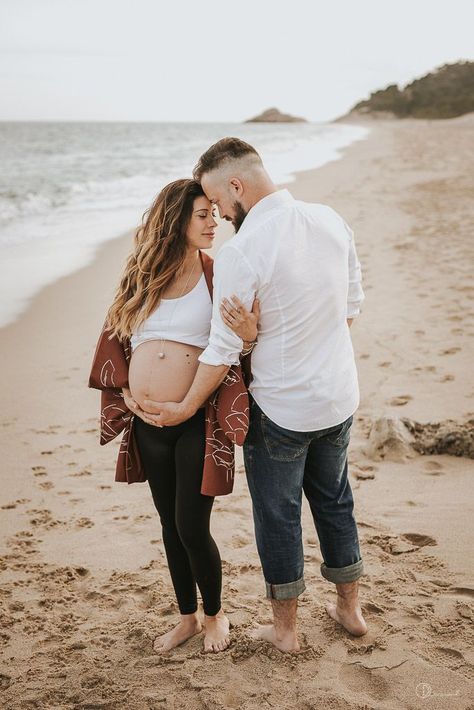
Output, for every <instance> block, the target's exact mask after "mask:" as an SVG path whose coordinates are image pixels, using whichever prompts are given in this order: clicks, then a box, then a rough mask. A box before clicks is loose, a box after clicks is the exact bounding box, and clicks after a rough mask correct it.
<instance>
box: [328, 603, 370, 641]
mask: <svg viewBox="0 0 474 710" xmlns="http://www.w3.org/2000/svg"><path fill="white" fill-rule="evenodd" d="M326 611H327V613H328V614H329V616H330V617H331V619H334V621H337V623H338V624H341V626H343V627H344V628H345V629H346V631H348V632H349V633H350V634H352V636H363V635H364V634H366V633H367V624H366V623H365V621H364V617H363V616H362V610H361V608H360V606H359V605H357V607H355V608H345V607H344V606H343V605H342V604H340V602H339V601H338V603H337V604H326Z"/></svg>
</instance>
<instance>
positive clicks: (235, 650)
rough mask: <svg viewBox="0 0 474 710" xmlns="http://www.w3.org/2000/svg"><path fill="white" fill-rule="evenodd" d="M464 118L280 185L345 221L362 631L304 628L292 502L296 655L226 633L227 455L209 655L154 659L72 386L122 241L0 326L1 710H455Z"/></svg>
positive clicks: (470, 560) (163, 602)
mask: <svg viewBox="0 0 474 710" xmlns="http://www.w3.org/2000/svg"><path fill="white" fill-rule="evenodd" d="M473 119H474V117H473V115H472V114H471V115H470V116H465V117H462V118H459V119H452V120H445V121H414V120H404V121H391V120H387V121H371V122H370V123H369V126H370V128H371V133H370V135H369V137H368V139H367V140H365V141H361V142H358V143H355V144H353V145H352V146H350V147H349V148H348V149H346V150H345V152H344V156H343V158H342V159H341V160H338V161H335V162H333V163H330V164H327V165H325V166H324V167H322V168H319V169H318V170H313V171H308V172H305V173H300V174H298V176H297V180H296V181H295V182H294V183H292V184H291V185H290V186H289V188H290V190H291V192H292V193H293V195H294V196H295V197H298V198H301V199H305V200H310V201H314V202H323V203H326V204H329V205H331V206H332V207H334V208H335V209H336V210H337V211H338V212H340V214H341V215H343V216H344V218H345V219H346V221H347V222H348V223H349V224H350V225H351V226H352V228H353V229H354V231H355V236H356V244H357V249H358V253H359V258H360V260H361V263H362V268H363V274H364V289H365V293H366V300H365V303H364V307H363V313H362V315H361V316H360V317H359V318H358V319H357V321H356V322H355V323H354V325H353V328H352V336H353V341H354V347H355V351H356V355H357V362H358V369H359V378H360V386H361V405H360V408H359V410H358V412H357V415H356V417H355V425H354V427H353V436H352V442H351V448H350V472H351V473H350V475H351V483H352V487H353V491H354V497H355V501H356V517H357V520H358V524H359V532H360V537H361V548H362V555H363V557H364V561H365V568H366V574H365V576H364V577H363V578H362V579H361V584H360V593H361V601H362V607H363V610H364V613H365V616H366V619H367V622H368V626H369V632H368V633H367V635H366V636H364V637H362V638H359V639H355V638H352V637H351V636H350V635H349V634H348V633H346V632H345V631H344V630H343V629H341V628H340V627H337V626H336V625H335V623H334V622H333V621H332V620H331V619H330V618H329V617H328V616H327V614H326V612H325V603H326V602H327V601H328V600H331V599H332V598H333V597H334V588H333V585H331V584H330V583H329V582H327V581H326V580H324V579H323V578H322V577H321V575H320V572H319V565H320V562H321V556H320V551H319V546H318V541H317V536H316V533H315V530H314V525H313V522H312V519H311V516H310V513H309V509H308V506H307V505H305V509H304V541H305V559H306V570H305V577H306V583H307V590H306V592H305V593H304V594H303V595H302V596H301V598H300V605H299V610H300V611H299V629H300V633H301V639H302V642H303V650H302V652H301V653H300V654H298V655H291V654H290V655H285V654H282V653H280V652H279V651H277V650H276V649H274V648H273V647H271V646H270V645H268V644H265V643H263V642H257V641H252V640H250V639H249V637H248V636H247V630H248V629H249V628H251V626H252V623H253V622H254V621H260V622H264V621H266V620H268V619H269V607H268V603H267V602H266V600H265V599H264V584H263V579H262V576H261V572H260V566H259V560H258V556H257V552H256V548H255V543H254V536H253V523H252V516H251V507H250V500H249V495H248V490H247V485H246V481H245V475H244V472H243V467H242V459H241V456H240V458H239V468H238V474H237V476H236V485H235V491H234V493H233V494H232V495H231V496H228V497H223V498H220V499H218V500H217V501H216V503H215V506H214V513H213V518H212V525H213V533H214V536H215V538H216V540H217V542H218V545H219V548H220V551H221V554H222V558H223V571H224V595H223V598H224V608H225V610H226V612H227V613H228V616H229V618H230V620H231V622H232V624H233V630H232V644H231V646H230V648H229V649H228V650H227V651H225V652H224V653H221V654H218V655H205V654H204V653H203V652H202V635H201V636H196V637H194V638H193V639H191V640H190V641H189V642H188V643H187V644H185V645H184V646H182V647H180V648H179V649H177V650H176V651H175V652H173V653H171V654H169V655H167V656H158V655H157V654H155V653H153V651H152V641H153V639H154V637H155V636H156V635H157V634H158V633H160V632H162V631H164V630H167V629H168V628H170V627H171V625H172V624H173V622H174V620H175V618H176V615H177V606H176V603H175V602H174V598H173V591H172V587H171V583H170V579H169V574H168V570H167V566H166V562H165V557H164V550H163V546H162V542H161V533H160V526H159V522H158V518H157V514H156V512H155V510H154V507H153V504H152V499H151V496H150V493H149V489H148V486H147V485H146V484H145V485H142V484H135V485H132V486H127V485H125V484H118V483H115V482H114V470H115V456H116V450H117V446H116V444H115V443H114V444H109V445H107V446H105V447H99V443H98V411H99V393H98V392H96V391H93V390H88V389H87V378H88V374H89V367H90V363H91V359H92V355H93V351H94V347H95V343H96V340H97V336H98V333H99V331H100V328H101V325H102V322H103V318H104V315H105V312H106V309H107V307H108V305H109V303H110V300H111V297H112V293H113V290H114V288H115V285H116V282H117V279H118V275H119V272H120V269H121V267H122V264H123V262H124V259H125V257H126V254H127V253H128V251H129V248H130V244H131V238H130V236H129V235H127V236H124V237H122V238H120V239H116V240H114V241H111V242H108V243H106V244H105V245H104V246H103V247H102V249H101V250H100V251H98V253H97V257H96V259H95V261H94V262H93V263H92V264H90V265H89V266H87V267H85V268H83V269H82V270H80V271H78V272H76V273H74V274H73V275H70V276H68V277H66V278H63V279H61V280H60V281H58V282H56V283H55V284H53V285H51V286H48V287H47V288H45V289H44V290H43V291H42V292H41V293H40V294H39V296H38V297H37V298H35V300H34V301H33V302H32V304H31V306H30V307H29V309H28V310H27V312H25V313H24V314H23V316H22V317H21V318H20V319H19V320H18V321H17V322H16V323H14V324H13V325H11V326H8V327H6V328H4V329H2V330H1V343H0V352H1V359H2V362H3V367H2V374H1V391H2V403H3V410H2V415H1V427H0V436H1V443H2V452H3V476H2V479H3V484H2V487H1V491H0V508H1V521H2V522H1V532H2V537H1V540H0V554H1V559H0V565H1V567H0V608H1V620H2V621H1V628H0V648H1V655H0V659H1V660H0V689H1V691H2V692H1V698H0V706H1V707H4V708H7V709H8V710H25V709H27V708H38V709H40V710H42V709H54V710H76V709H77V710H79V709H81V710H88V709H93V708H94V709H95V708H107V709H111V710H145V709H152V710H158V709H161V708H166V710H180V709H181V708H186V710H194V709H196V710H197V709H198V708H199V709H200V708H206V709H208V710H230V709H234V708H235V709H237V708H243V709H244V710H254V709H255V710H256V709H257V708H259V709H260V708H266V707H269V708H278V709H279V710H280V709H282V710H283V709H285V710H286V709H288V710H290V709H294V708H298V710H299V709H301V710H316V709H318V710H319V709H320V708H321V709H324V710H325V709H326V708H330V709H331V710H349V708H351V709H353V708H355V709H356V710H368V709H371V710H372V709H373V710H381V709H386V710H400V709H401V708H407V709H411V708H430V710H433V709H435V710H438V709H440V710H441V709H443V710H444V708H448V707H449V708H456V710H457V709H466V710H467V709H468V708H472V707H474V690H473V680H474V651H473V648H474V646H473V639H474V634H473V630H472V629H473V625H472V621H473V618H474V600H473V597H474V557H473V555H472V544H473V535H472V527H473V526H472V520H473V512H474V511H473V508H474V506H473V496H472V492H473V486H472V468H473V462H472V458H470V457H469V456H468V454H469V453H471V456H472V455H473V454H472V451H473V448H474V443H473V442H474V403H473V399H472V397H473V391H472V378H471V377H469V374H470V372H471V371H472V361H473V348H472V342H473V339H472V336H473V335H474V326H473V319H472V309H473V298H474V287H473V284H472V276H471V274H472V263H473V261H472V257H473V247H472V233H471V232H470V231H469V222H470V221H471V223H472V217H473V214H472V211H473V207H472V194H473V188H474V185H473V177H472V166H471V165H470V161H469V146H472V141H473V138H474V120H473ZM470 198H471V201H470ZM223 231H224V229H223ZM227 233H228V232H227ZM222 238H223V237H222ZM403 419H405V420H407V424H404V423H403V421H402V420H403ZM438 425H439V426H438ZM440 451H446V452H447V453H439V452H440ZM433 452H434V453H433ZM454 452H457V453H463V454H464V455H462V456H455V455H452V453H454Z"/></svg>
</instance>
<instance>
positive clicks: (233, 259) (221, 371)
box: [145, 248, 257, 426]
mask: <svg viewBox="0 0 474 710" xmlns="http://www.w3.org/2000/svg"><path fill="white" fill-rule="evenodd" d="M213 285H214V293H213V309H212V321H211V333H210V336H209V345H208V346H207V348H206V349H205V350H204V352H203V353H202V354H201V355H200V356H199V360H200V364H199V367H198V370H197V372H196V375H195V377H194V381H193V383H192V385H191V387H190V388H189V391H188V393H187V395H186V396H185V398H184V399H183V400H182V401H181V402H164V403H163V402H154V401H151V400H146V401H145V406H146V407H147V408H149V409H151V410H152V411H154V412H156V413H157V414H155V415H151V417H153V421H154V422H155V423H156V424H157V425H158V426H174V425H175V424H179V423H180V422H183V421H185V420H186V419H189V418H190V417H192V416H193V414H195V412H197V410H198V409H199V407H201V406H202V405H203V404H204V402H205V401H206V400H207V399H208V397H209V396H210V395H211V394H212V393H213V392H214V391H215V390H216V389H217V388H218V387H219V385H220V384H221V382H222V381H223V379H224V378H225V376H226V374H227V372H228V370H229V368H230V367H231V366H232V365H238V364H239V362H240V359H239V356H240V352H241V350H242V338H239V336H238V335H236V334H235V333H234V332H233V331H232V330H231V329H230V328H228V327H227V325H225V323H224V321H223V320H222V316H221V313H220V303H221V301H222V299H223V298H227V299H229V300H230V298H231V296H232V295H234V294H235V295H236V296H237V297H238V298H239V299H240V300H241V301H242V303H243V304H244V305H245V307H246V308H247V309H248V310H251V308H252V304H253V301H254V298H255V293H256V290H257V280H256V276H255V274H254V272H253V269H252V267H251V266H250V264H249V263H248V261H247V259H246V258H245V257H243V256H242V255H241V254H240V252H238V251H237V250H236V249H234V248H224V249H222V251H221V252H220V254H219V255H218V257H217V259H216V261H215V263H214V284H213Z"/></svg>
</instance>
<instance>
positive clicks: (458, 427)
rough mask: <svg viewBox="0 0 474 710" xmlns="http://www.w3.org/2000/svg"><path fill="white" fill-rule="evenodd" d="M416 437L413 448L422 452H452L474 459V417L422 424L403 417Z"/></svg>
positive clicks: (405, 423)
mask: <svg viewBox="0 0 474 710" xmlns="http://www.w3.org/2000/svg"><path fill="white" fill-rule="evenodd" d="M402 422H403V424H404V425H405V427H406V428H407V429H408V431H409V432H410V434H412V436H413V437H414V439H415V441H414V443H413V448H414V449H415V451H418V452H419V453H420V454H450V455H451V456H465V457H466V458H469V459H474V419H469V420H468V421H467V422H456V421H453V420H452V419H447V420H446V421H444V422H436V423H434V424H431V423H430V424H420V423H419V422H413V421H411V420H410V419H402Z"/></svg>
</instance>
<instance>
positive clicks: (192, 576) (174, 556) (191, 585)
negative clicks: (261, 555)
mask: <svg viewBox="0 0 474 710" xmlns="http://www.w3.org/2000/svg"><path fill="white" fill-rule="evenodd" d="M134 432H135V438H136V442H137V445H138V449H139V452H140V457H141V460H142V463H143V466H144V468H145V473H146V476H147V478H148V483H149V484H150V488H151V493H152V496H153V502H154V503H155V508H156V509H157V511H158V514H159V516H160V520H161V525H162V528H163V543H164V546H165V550H166V558H167V560H168V566H169V570H170V573H171V579H172V582H173V586H174V590H175V593H176V598H177V600H178V606H179V610H180V612H181V614H193V613H194V612H195V611H197V596H196V583H197V585H198V587H199V590H200V592H201V596H202V601H203V606H204V613H205V614H207V615H208V616H214V615H215V614H217V612H218V611H219V609H220V608H221V588H222V570H221V558H220V555H219V550H218V549H217V545H216V543H215V542H214V540H213V538H212V536H211V533H210V530H209V519H210V516H211V510H212V504H213V503H214V498H211V497H210V496H204V495H202V494H201V483H202V470H203V465H204V448H205V429H204V409H199V410H198V411H197V412H196V414H195V415H194V416H193V417H191V419H188V420H187V421H185V422H183V423H182V424H178V425H177V426H169V427H163V428H162V429H160V428H158V427H156V426H153V425H151V424H146V422H144V421H143V420H142V419H140V418H139V417H135V419H134Z"/></svg>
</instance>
